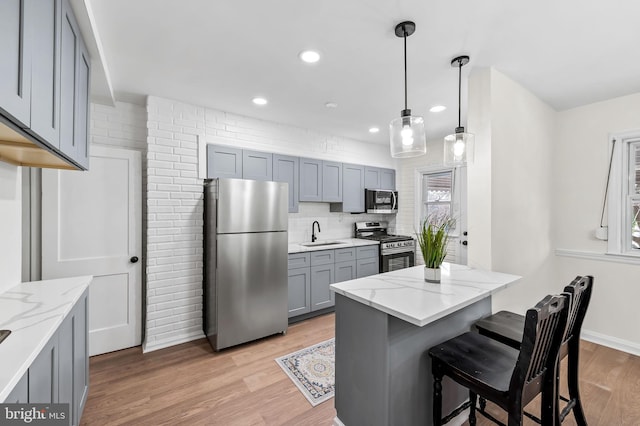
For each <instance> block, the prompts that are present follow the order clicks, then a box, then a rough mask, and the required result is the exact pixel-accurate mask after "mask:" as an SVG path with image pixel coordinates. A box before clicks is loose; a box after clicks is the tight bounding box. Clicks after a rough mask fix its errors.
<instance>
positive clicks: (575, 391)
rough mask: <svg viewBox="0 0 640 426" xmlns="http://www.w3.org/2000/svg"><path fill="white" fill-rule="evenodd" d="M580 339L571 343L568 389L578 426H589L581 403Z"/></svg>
mask: <svg viewBox="0 0 640 426" xmlns="http://www.w3.org/2000/svg"><path fill="white" fill-rule="evenodd" d="M578 342H579V341H578V339H572V340H571V341H570V342H569V354H568V355H569V356H568V358H569V360H568V365H567V369H568V373H569V374H568V376H569V377H568V383H567V385H568V387H569V400H570V401H572V402H574V403H575V405H574V406H573V415H574V417H575V419H576V424H578V426H587V419H586V418H585V416H584V411H583V410H582V403H581V402H580V390H579V388H578V355H579V354H580V347H579V345H578Z"/></svg>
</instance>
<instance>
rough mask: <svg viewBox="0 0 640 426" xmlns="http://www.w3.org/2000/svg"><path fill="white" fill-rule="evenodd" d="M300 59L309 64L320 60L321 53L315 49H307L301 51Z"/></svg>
mask: <svg viewBox="0 0 640 426" xmlns="http://www.w3.org/2000/svg"><path fill="white" fill-rule="evenodd" d="M299 56H300V59H302V60H303V61H304V62H306V63H308V64H315V63H316V62H318V61H319V60H320V54H319V53H318V52H316V51H313V50H305V51H302V52H300V55H299Z"/></svg>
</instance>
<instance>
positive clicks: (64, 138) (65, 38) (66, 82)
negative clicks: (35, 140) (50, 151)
mask: <svg viewBox="0 0 640 426" xmlns="http://www.w3.org/2000/svg"><path fill="white" fill-rule="evenodd" d="M79 36H80V34H79V32H78V24H77V23H76V20H75V17H74V16H73V13H72V12H71V6H70V5H69V2H68V1H67V0H64V1H63V4H62V37H61V48H60V150H61V151H62V152H64V153H66V154H68V155H71V156H74V157H75V154H76V152H77V149H76V143H77V140H76V137H75V132H76V126H75V114H76V74H77V68H78V66H77V65H78V63H77V54H78V46H79Z"/></svg>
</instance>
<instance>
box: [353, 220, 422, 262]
mask: <svg viewBox="0 0 640 426" xmlns="http://www.w3.org/2000/svg"><path fill="white" fill-rule="evenodd" d="M388 228H389V222H356V223H355V230H356V238H364V239H367V240H375V241H380V272H389V271H395V270H397V269H402V268H408V267H410V266H413V265H414V264H415V249H416V243H415V241H414V240H413V238H411V237H407V236H404V235H392V234H388V233H387V229H388Z"/></svg>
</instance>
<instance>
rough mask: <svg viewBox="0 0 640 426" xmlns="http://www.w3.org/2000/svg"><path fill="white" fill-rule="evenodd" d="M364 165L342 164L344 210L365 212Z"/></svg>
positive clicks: (347, 211)
mask: <svg viewBox="0 0 640 426" xmlns="http://www.w3.org/2000/svg"><path fill="white" fill-rule="evenodd" d="M364 169H365V167H364V166H359V165H356V164H343V165H342V182H343V183H342V188H343V189H342V211H343V212H346V213H362V212H364V188H365V186H364Z"/></svg>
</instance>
